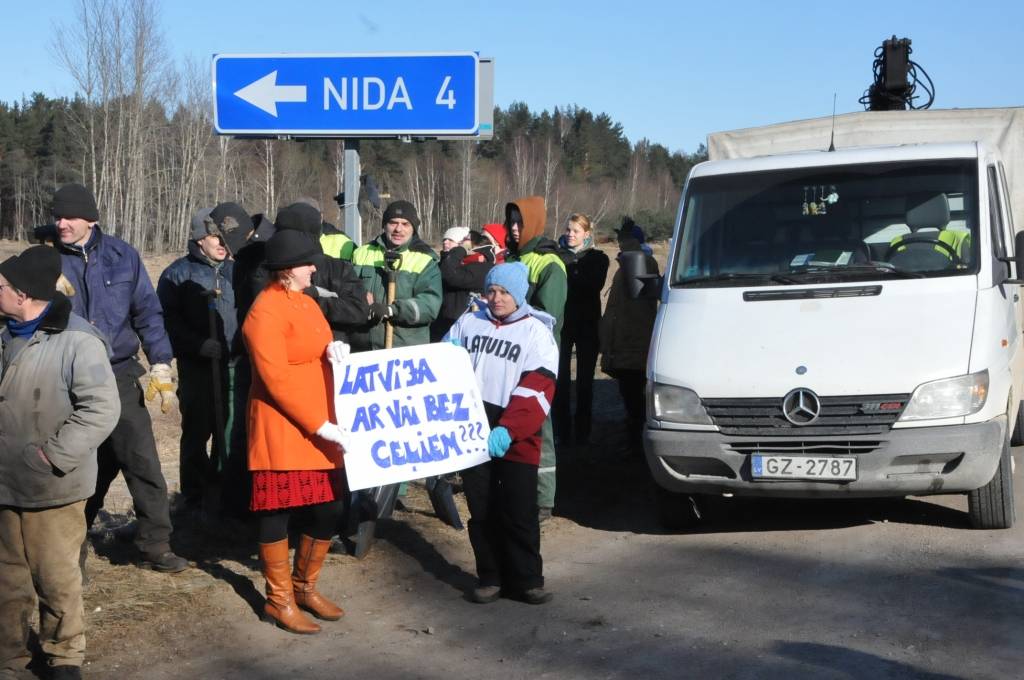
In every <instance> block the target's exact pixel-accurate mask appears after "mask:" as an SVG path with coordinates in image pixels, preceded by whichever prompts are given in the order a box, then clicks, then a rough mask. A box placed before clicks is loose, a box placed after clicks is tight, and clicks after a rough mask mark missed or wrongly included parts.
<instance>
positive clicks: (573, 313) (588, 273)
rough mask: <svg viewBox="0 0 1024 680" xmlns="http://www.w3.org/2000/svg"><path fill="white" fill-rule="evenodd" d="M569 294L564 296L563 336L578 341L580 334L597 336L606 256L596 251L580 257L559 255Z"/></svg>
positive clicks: (567, 253) (605, 274)
mask: <svg viewBox="0 0 1024 680" xmlns="http://www.w3.org/2000/svg"><path fill="white" fill-rule="evenodd" d="M562 256H563V258H564V259H565V262H566V264H565V273H566V277H567V278H568V280H569V290H568V292H567V293H566V296H565V316H564V318H563V321H562V328H563V329H565V330H563V331H562V332H563V334H570V330H571V331H572V332H571V336H572V337H577V335H578V334H579V332H580V331H587V329H590V330H589V331H587V332H597V326H598V323H599V322H600V321H601V291H602V290H603V289H604V282H605V279H606V278H607V277H608V256H607V255H605V254H604V253H603V252H601V251H600V250H598V249H597V248H587V249H586V250H584V251H583V252H582V253H580V254H578V255H577V254H576V253H574V252H572V251H571V250H568V249H565V250H563V251H562Z"/></svg>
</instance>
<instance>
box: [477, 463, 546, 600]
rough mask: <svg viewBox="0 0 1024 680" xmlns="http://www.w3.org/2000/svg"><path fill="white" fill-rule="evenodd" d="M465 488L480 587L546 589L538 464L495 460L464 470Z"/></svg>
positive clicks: (513, 589) (511, 589) (520, 589)
mask: <svg viewBox="0 0 1024 680" xmlns="http://www.w3.org/2000/svg"><path fill="white" fill-rule="evenodd" d="M462 485H463V490H464V491H465V492H466V502H467V503H468V504H469V526H468V528H469V542H470V544H471V545H472V546H473V554H474V555H475V556H476V574H477V578H478V579H479V581H480V585H481V586H501V587H502V588H503V589H505V590H507V591H510V592H522V591H525V590H529V589H531V588H540V587H542V586H543V585H544V564H543V561H542V560H541V556H540V522H539V521H538V519H537V466H536V465H528V464H526V463H516V462H512V461H506V460H501V459H494V460H491V461H490V462H489V463H484V464H483V465H477V466H476V467H474V468H470V469H468V470H463V471H462Z"/></svg>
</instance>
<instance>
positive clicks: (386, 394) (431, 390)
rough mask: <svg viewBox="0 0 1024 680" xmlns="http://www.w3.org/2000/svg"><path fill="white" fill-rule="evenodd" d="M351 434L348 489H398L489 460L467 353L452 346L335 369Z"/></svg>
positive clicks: (339, 405) (341, 419)
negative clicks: (410, 483)
mask: <svg viewBox="0 0 1024 680" xmlns="http://www.w3.org/2000/svg"><path fill="white" fill-rule="evenodd" d="M332 367H333V371H334V409H335V411H334V412H335V414H336V415H337V418H338V424H339V425H341V426H342V427H345V428H347V429H348V431H349V432H350V435H349V438H350V442H351V444H350V446H349V447H348V448H347V450H346V452H345V473H346V475H347V476H348V485H349V489H351V490H353V491H355V490H358V489H367V488H370V487H374V486H385V485H387V484H398V483H399V482H405V481H409V480H411V479H421V478H423V477H433V476H435V475H442V474H445V473H448V472H455V471H456V470H464V469H466V468H469V467H473V466H474V465H479V464H480V463H484V462H486V461H487V460H489V456H488V454H487V437H488V435H490V433H491V430H490V428H489V427H488V425H487V415H486V413H484V404H483V401H482V399H481V398H480V389H479V388H478V387H477V384H476V376H475V375H474V373H473V366H472V364H471V363H470V361H469V354H467V353H466V350H464V349H462V348H461V347H456V346H455V345H452V344H449V343H447V342H442V343H436V344H432V345H417V346H415V347H401V348H398V349H382V350H377V351H375V352H360V353H357V354H351V355H349V357H348V360H347V361H346V362H345V363H340V364H332Z"/></svg>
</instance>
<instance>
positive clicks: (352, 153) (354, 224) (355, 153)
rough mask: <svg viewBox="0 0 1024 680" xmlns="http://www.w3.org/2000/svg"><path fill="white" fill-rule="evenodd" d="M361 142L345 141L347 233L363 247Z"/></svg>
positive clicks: (357, 244)
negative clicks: (360, 212) (360, 187)
mask: <svg viewBox="0 0 1024 680" xmlns="http://www.w3.org/2000/svg"><path fill="white" fill-rule="evenodd" d="M361 172H362V168H361V167H360V164H359V140H358V139H346V140H345V180H344V187H343V188H342V191H344V193H345V233H346V234H347V235H348V237H349V238H350V239H352V241H353V242H354V243H355V244H356V248H358V247H359V246H361V245H363V225H362V218H361V217H360V216H359V175H360V173H361Z"/></svg>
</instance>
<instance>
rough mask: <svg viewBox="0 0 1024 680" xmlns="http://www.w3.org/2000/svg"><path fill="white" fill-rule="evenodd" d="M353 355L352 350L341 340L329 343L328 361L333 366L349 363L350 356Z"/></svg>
mask: <svg viewBox="0 0 1024 680" xmlns="http://www.w3.org/2000/svg"><path fill="white" fill-rule="evenodd" d="M351 353H352V348H351V347H349V346H348V344H347V343H345V342H343V341H341V340H335V341H334V342H329V343H327V360H328V361H330V362H331V363H332V364H343V363H345V362H346V361H348V355H349V354H351Z"/></svg>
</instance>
